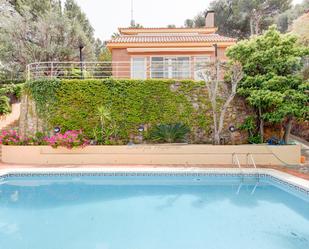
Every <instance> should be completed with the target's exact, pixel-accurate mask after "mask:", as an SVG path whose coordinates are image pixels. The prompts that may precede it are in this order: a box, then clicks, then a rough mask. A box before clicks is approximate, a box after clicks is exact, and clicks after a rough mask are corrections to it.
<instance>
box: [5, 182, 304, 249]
mask: <svg viewBox="0 0 309 249" xmlns="http://www.w3.org/2000/svg"><path fill="white" fill-rule="evenodd" d="M257 181H259V183H258V185H257V187H256V189H255V190H254V188H255V186H256V183H257ZM306 198H307V197H306V196H305V197H304V198H299V197H298V196H296V195H293V194H291V193H288V192H287V191H285V190H282V189H281V188H278V187H277V186H275V185H273V184H272V183H271V181H270V180H267V181H266V180H265V181H264V180H258V179H256V180H254V179H251V180H248V181H246V180H244V178H239V177H230V178H226V177H215V178H213V177H211V176H210V177H209V176H207V177H206V176H205V177H204V176H202V177H198V178H196V177H192V176H182V177H176V176H174V177H173V176H168V177H165V176H138V177H126V176H118V177H117V176H100V177H98V176H93V177H91V176H89V177H83V176H78V177H74V176H59V177H33V176H29V177H8V178H6V179H5V180H2V182H1V185H0V248H1V249H308V248H309V198H308V199H306Z"/></svg>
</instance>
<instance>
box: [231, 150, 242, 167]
mask: <svg viewBox="0 0 309 249" xmlns="http://www.w3.org/2000/svg"><path fill="white" fill-rule="evenodd" d="M232 158H233V165H235V164H236V163H237V165H238V168H240V169H241V165H240V161H239V158H238V156H237V154H236V153H233V154H232ZM235 159H236V160H235ZM235 162H236V163H235Z"/></svg>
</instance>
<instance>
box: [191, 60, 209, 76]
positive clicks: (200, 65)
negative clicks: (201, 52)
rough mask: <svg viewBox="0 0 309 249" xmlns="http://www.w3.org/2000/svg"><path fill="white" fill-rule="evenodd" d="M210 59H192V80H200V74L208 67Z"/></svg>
mask: <svg viewBox="0 0 309 249" xmlns="http://www.w3.org/2000/svg"><path fill="white" fill-rule="evenodd" d="M209 62H210V57H209V56H196V57H194V79H195V80H202V77H201V75H200V74H201V73H202V72H203V70H205V69H206V67H207V66H208V65H209Z"/></svg>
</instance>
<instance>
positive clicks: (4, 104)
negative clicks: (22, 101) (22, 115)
mask: <svg viewBox="0 0 309 249" xmlns="http://www.w3.org/2000/svg"><path fill="white" fill-rule="evenodd" d="M10 112H11V105H10V99H9V98H8V97H7V96H0V114H1V115H5V114H8V113H10Z"/></svg>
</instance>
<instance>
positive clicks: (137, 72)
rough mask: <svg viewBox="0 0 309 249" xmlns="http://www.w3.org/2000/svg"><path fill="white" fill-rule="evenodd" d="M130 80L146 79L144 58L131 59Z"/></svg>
mask: <svg viewBox="0 0 309 249" xmlns="http://www.w3.org/2000/svg"><path fill="white" fill-rule="evenodd" d="M131 78H132V79H146V58H145V57H138V58H132V65H131Z"/></svg>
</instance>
